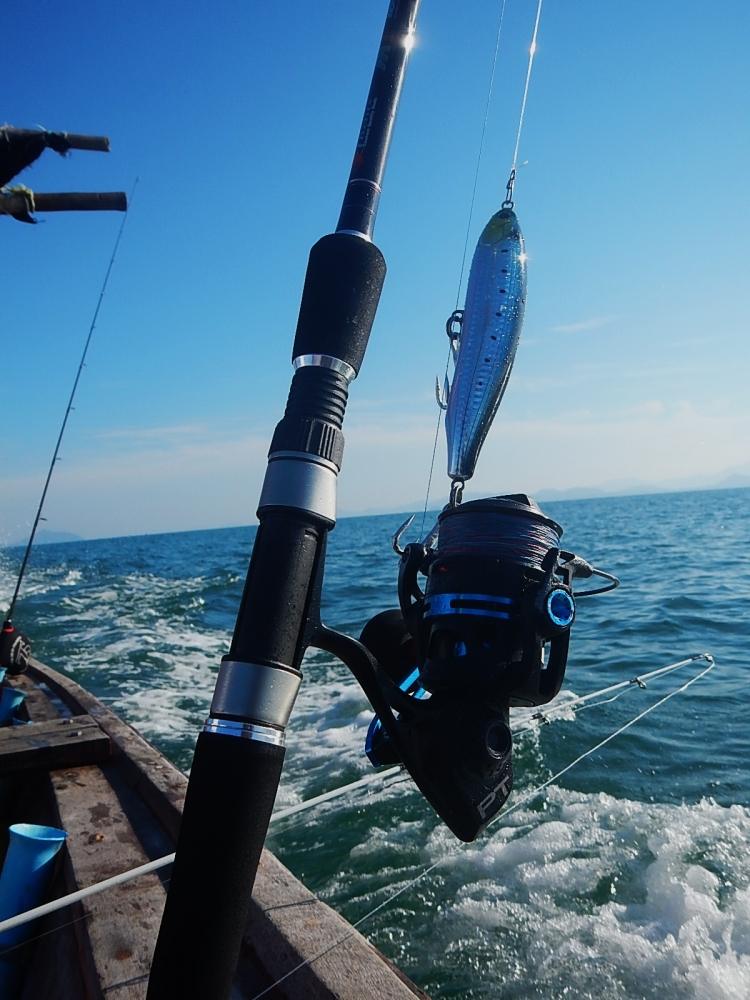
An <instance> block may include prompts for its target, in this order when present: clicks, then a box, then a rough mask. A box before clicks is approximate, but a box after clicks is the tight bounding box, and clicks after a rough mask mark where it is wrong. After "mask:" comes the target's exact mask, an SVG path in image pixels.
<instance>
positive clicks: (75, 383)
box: [5, 177, 138, 622]
mask: <svg viewBox="0 0 750 1000" xmlns="http://www.w3.org/2000/svg"><path fill="white" fill-rule="evenodd" d="M137 186H138V178H137V177H136V179H135V182H134V184H133V188H132V190H131V192H130V197H129V199H128V207H127V209H126V211H125V214H124V215H123V217H122V222H121V223H120V228H119V229H118V230H117V238H116V239H115V245H114V247H113V248H112V255H111V256H110V258H109V264H108V265H107V271H106V273H105V275H104V281H103V282H102V286H101V289H100V291H99V298H98V300H97V303H96V309H94V315H93V316H92V317H91V323H90V325H89V331H88V335H87V336H86V342H85V344H84V346H83V353H82V354H81V360H80V361H79V363H78V369H77V371H76V377H75V379H74V380H73V388H72V389H71V390H70V396H69V398H68V405H67V406H66V408H65V415H64V416H63V420H62V424H61V425H60V431H59V433H58V435H57V443H56V444H55V450H54V452H53V453H52V461H51V462H50V465H49V469H48V470H47V478H46V479H45V481H44V488H43V489H42V495H41V498H40V500H39V506H38V507H37V509H36V516H35V517H34V523H33V525H32V528H31V534H30V535H29V540H28V542H27V543H26V551H25V552H24V554H23V559H22V560H21V568H20V570H19V571H18V579H17V580H16V587H15V590H14V591H13V597H12V598H11V601H10V607H9V608H8V614H7V615H6V616H5V620H6V622H10V621H12V619H13V612H14V610H15V607H16V601H17V600H18V594H19V591H20V590H21V583H22V582H23V577H24V573H25V572H26V564H27V563H28V561H29V556H30V555H31V547H32V545H33V544H34V537H35V535H36V531H37V528H38V527H39V522H40V521H41V520H42V510H43V509H44V501H45V500H46V499H47V490H48V489H49V484H50V480H51V479H52V473H53V472H54V469H55V465H56V463H57V459H58V455H59V453H60V445H61V444H62V439H63V435H64V434H65V428H66V427H67V425H68V417H69V416H70V413H71V410H72V409H73V402H74V401H75V398H76V390H77V389H78V383H79V381H80V379H81V372H82V371H83V369H84V367H85V365H86V355H87V354H88V352H89V345H90V344H91V338H92V337H93V335H94V330H95V329H96V321H97V319H98V318H99V311H100V309H101V307H102V302H103V300H104V293H105V292H106V291H107V285H108V284H109V276H110V274H111V273H112V267H113V266H114V263H115V258H116V257H117V251H118V249H119V246H120V241H121V240H122V234H123V232H124V230H125V223H126V222H127V220H128V215H129V213H130V206H131V204H132V201H133V196H134V195H135V189H136V187H137Z"/></svg>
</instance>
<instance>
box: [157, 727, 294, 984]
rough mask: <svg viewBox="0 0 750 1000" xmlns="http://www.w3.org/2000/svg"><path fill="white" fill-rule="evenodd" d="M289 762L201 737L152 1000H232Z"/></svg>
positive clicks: (235, 740) (251, 745) (278, 753)
mask: <svg viewBox="0 0 750 1000" xmlns="http://www.w3.org/2000/svg"><path fill="white" fill-rule="evenodd" d="M283 761H284V748H283V747H282V746H275V745H272V744H269V743H264V742H260V741H258V740H254V739H245V738H243V737H240V736H223V735H217V734H215V733H206V732H203V733H201V735H200V736H199V737H198V743H197V745H196V749H195V757H194V759H193V767H192V770H191V772H190V782H189V784H188V790H187V796H186V798H185V808H184V810H183V814H182V826H181V828H180V835H179V839H178V844H177V857H176V859H175V864H174V870H173V873H172V879H171V882H170V886H169V894H168V896H167V902H166V906H165V909H164V917H163V919H162V924H161V930H160V932H159V937H158V939H157V942H156V951H155V953H154V960H153V964H152V966H151V977H150V979H149V986H148V1000H165V998H168V997H179V998H180V1000H207V998H209V997H210V998H211V1000H226V998H228V997H229V994H230V991H231V988H232V979H233V976H234V970H235V967H236V965H237V960H238V958H239V953H240V948H241V945H242V936H243V934H244V931H245V924H246V923H247V917H248V912H249V907H250V895H251V890H252V887H253V882H254V881H255V873H256V870H257V867H258V862H259V860H260V854H261V850H262V848H263V841H264V840H265V837H266V832H267V830H268V823H269V820H270V817H271V811H272V809H273V804H274V800H275V798H276V789H277V788H278V784H279V777H280V775H281V767H282V764H283ZM207 900H216V901H217V905H216V907H214V908H212V909H210V910H207V909H206V901H207ZM229 901H231V905H229Z"/></svg>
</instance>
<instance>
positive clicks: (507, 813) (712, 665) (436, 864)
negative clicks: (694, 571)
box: [251, 657, 716, 1000]
mask: <svg viewBox="0 0 750 1000" xmlns="http://www.w3.org/2000/svg"><path fill="white" fill-rule="evenodd" d="M715 666H716V663H715V661H714V659H713V657H711V658H710V660H709V663H708V666H706V667H705V669H703V670H701V671H700V672H699V673H698V674H696V675H695V676H694V677H691V678H690V680H688V681H686V682H685V683H684V684H682V685H680V687H677V688H675V689H674V690H672V691H670V692H668V693H667V694H666V695H664V696H663V697H662V698H660V699H659V700H658V701H655V702H654V703H653V704H652V705H650V706H649V707H648V708H646V709H644V710H643V711H642V712H639V713H638V715H636V716H634V717H633V718H632V719H630V720H629V721H628V722H626V723H625V724H624V725H622V726H620V727H619V728H618V729H616V730H615V731H614V732H612V733H610V734H609V735H608V736H606V737H605V738H604V739H603V740H600V741H599V742H598V743H597V744H595V745H594V746H593V747H590V748H589V749H588V750H586V751H585V752H584V753H582V754H580V756H578V757H576V758H575V760H573V761H571V763H570V764H567V765H566V766H565V767H564V768H562V770H560V771H558V772H557V773H556V774H553V775H552V776H551V777H550V778H548V779H547V780H546V781H543V782H542V784H541V785H537V786H536V788H533V789H532V790H531V791H529V792H527V793H526V794H525V795H522V796H521V797H520V798H519V799H517V800H516V802H515V803H514V804H513V805H512V806H511V807H510V808H509V809H506V810H505V811H504V812H502V813H500V814H498V815H497V816H495V817H494V818H493V820H492V821H491V822H490V823H489V824H488V829H489V827H490V826H492V825H494V824H495V823H496V822H499V821H500V820H501V819H505V818H506V817H508V816H510V815H511V813H514V812H516V811H517V810H518V809H520V808H521V806H523V805H526V804H527V803H528V802H530V801H532V800H533V799H534V798H536V796H537V795H539V794H540V792H543V791H544V790H545V789H546V788H548V787H549V786H550V785H551V784H553V782H555V781H557V780H558V779H559V778H561V777H562V776H563V775H564V774H567V773H568V771H570V770H572V769H573V768H574V767H576V765H578V764H580V763H581V762H582V761H584V760H586V758H587V757H590V756H591V755H592V754H594V753H596V752H597V751H598V750H601V749H602V747H605V746H606V745H607V744H608V743H610V742H611V741H612V740H614V739H615V738H616V737H617V736H620V735H621V734H622V733H624V732H626V731H627V730H628V729H630V728H631V727H632V726H634V725H635V724H636V723H637V722H640V720H641V719H644V718H645V717H646V716H647V715H650V713H651V712H653V711H655V710H656V709H657V708H659V707H660V706H661V705H663V704H665V702H667V701H669V700H670V699H671V698H674V696H675V695H677V694H680V693H682V692H684V691H687V689H688V688H689V687H691V686H692V685H693V684H695V683H696V682H697V681H699V680H701V678H703V677H705V676H706V674H708V673H709V672H710V671H711V670H713V669H714V668H715ZM460 854H461V849H460V848H459V849H458V850H457V851H454V852H453V853H452V854H449V855H444V856H443V857H441V858H438V860H437V861H434V862H433V863H432V864H431V865H429V866H428V867H427V868H425V869H424V870H423V871H422V872H420V874H419V875H417V876H415V877H414V878H413V879H410V880H409V881H407V882H405V883H404V885H402V886H401V887H400V888H399V889H398V890H396V892H394V893H391V895H390V896H388V897H387V898H386V899H384V900H383V901H382V902H381V903H378V905H377V906H375V907H373V908H372V909H371V910H369V911H368V912H367V913H365V914H364V916H362V917H360V918H359V920H356V921H355V922H354V923H353V924H352V925H351V930H350V931H349V932H348V933H347V934H345V935H344V936H343V937H341V938H339V939H338V940H337V941H334V943H333V944H331V945H329V946H328V947H327V948H325V949H324V950H323V951H321V952H319V953H318V954H317V955H314V956H313V957H312V958H308V959H306V960H305V961H304V962H300V963H299V964H298V965H296V966H294V968H292V969H290V970H289V972H287V973H285V974H284V975H283V976H281V977H280V978H279V979H277V980H276V982H274V983H272V984H271V985H270V986H268V987H266V988H265V989H264V990H261V992H260V993H256V994H255V995H254V996H253V997H252V998H251V1000H260V998H261V997H264V996H266V995H267V994H268V993H270V992H271V990H273V989H275V987H277V986H279V985H280V984H281V983H283V982H285V981H286V980H287V979H288V978H289V977H290V976H293V975H294V973H295V972H299V971H300V970H301V969H304V968H305V967H306V966H308V965H312V964H313V962H317V961H318V960H319V959H321V958H323V957H325V956H326V955H327V954H329V952H331V951H333V950H334V949H335V948H337V947H338V946H339V945H341V944H343V943H344V942H345V941H348V940H349V938H350V937H352V935H353V934H354V932H355V930H356V929H357V928H358V927H361V925H362V924H363V923H364V922H365V921H366V920H369V919H370V918H371V917H373V916H375V914H376V913H379V912H380V910H382V909H384V908H385V907H386V906H387V905H388V904H389V903H392V902H393V900H394V899H397V898H398V897H399V896H401V895H402V894H403V893H404V892H406V891H407V890H408V889H411V888H413V887H414V886H415V885H416V884H417V883H418V882H420V881H421V880H422V879H423V878H425V877H426V876H427V875H429V874H430V873H431V872H433V871H435V869H436V868H438V867H439V866H440V865H442V864H444V863H445V862H447V861H451V860H453V858H456V857H458V856H459V855H460Z"/></svg>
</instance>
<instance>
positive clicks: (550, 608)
mask: <svg viewBox="0 0 750 1000" xmlns="http://www.w3.org/2000/svg"><path fill="white" fill-rule="evenodd" d="M575 614H576V606H575V602H574V601H573V598H572V597H571V596H570V594H569V593H568V592H567V590H559V589H556V590H553V591H551V592H550V593H549V594H548V595H547V615H548V616H549V620H550V621H551V622H552V624H553V625H556V626H557V627H558V628H567V627H568V625H571V624H572V623H573V619H574V618H575Z"/></svg>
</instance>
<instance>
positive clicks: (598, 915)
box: [426, 788, 750, 1000]
mask: <svg viewBox="0 0 750 1000" xmlns="http://www.w3.org/2000/svg"><path fill="white" fill-rule="evenodd" d="M749 847H750V811H748V810H747V809H745V808H743V807H741V806H732V807H729V808H727V807H723V806H720V805H718V804H716V803H715V802H713V801H712V800H708V799H707V800H703V801H701V802H700V803H699V804H697V805H681V806H674V805H668V804H658V803H651V804H644V803H640V802H632V801H628V800H618V799H615V798H613V797H612V796H609V795H605V794H603V793H601V794H597V795H586V794H583V793H580V792H572V791H566V790H562V789H558V788H553V789H551V790H550V792H549V797H548V799H547V808H546V809H545V810H543V811H541V812H540V811H534V810H531V809H527V810H523V811H519V812H518V813H516V814H514V815H513V816H512V817H509V820H508V825H507V826H504V827H502V828H501V829H499V830H498V831H497V832H496V833H495V834H494V836H492V837H490V838H489V839H487V840H485V841H483V842H480V843H479V844H478V845H477V846H471V847H467V848H465V849H463V850H461V851H460V853H458V854H456V855H454V856H452V857H451V858H450V860H449V861H448V862H447V864H446V865H445V866H444V868H443V869H441V870H445V869H446V868H447V869H448V870H449V871H450V877H449V885H448V886H446V887H444V888H445V890H446V891H445V895H446V897H447V899H448V900H450V899H451V898H452V900H453V901H452V903H451V902H449V905H448V907H447V910H448V912H449V913H450V914H451V917H450V918H447V917H446V918H444V919H443V920H442V921H439V922H438V923H439V924H441V927H442V934H443V935H444V934H446V933H448V934H449V935H450V937H451V938H454V937H455V936H456V935H458V936H465V935H467V934H471V933H472V928H474V934H475V936H476V935H479V936H481V937H482V938H483V939H484V940H483V947H482V948H481V949H480V951H481V953H482V954H483V956H484V957H483V962H484V963H485V965H486V969H485V971H484V973H483V977H484V979H485V981H486V977H487V975H494V976H497V980H496V981H497V982H498V983H499V982H504V983H505V984H506V986H507V987H508V988H509V989H510V990H511V992H510V993H509V995H511V994H512V995H513V996H532V995H533V996H538V995H540V996H558V995H563V993H562V992H556V990H559V989H561V987H560V984H565V985H566V987H567V992H566V993H565V994H564V995H568V996H573V997H594V996H596V997H639V998H640V997H655V998H656V997H669V998H678V997H679V998H683V997H685V998H687V997H691V998H693V997H694V998H696V1000H698V998H699V1000H729V998H732V1000H747V997H748V996H750V889H748V884H749V883H750V856H749V852H748V848H749ZM446 850H447V851H448V853H450V854H452V853H453V847H452V846H449V835H447V834H446V832H445V830H444V828H442V827H439V828H436V829H435V830H434V831H433V834H432V836H431V838H430V840H429V843H428V847H427V849H426V855H427V856H428V857H429V859H430V860H435V859H436V857H437V856H439V855H442V854H443V853H444V852H446ZM443 902H444V904H445V899H444V901H443ZM446 922H447V924H449V927H447V926H442V925H443V924H446ZM511 983H514V984H516V985H515V986H514V987H513V988H512V989H511V986H510V984H511Z"/></svg>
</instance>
